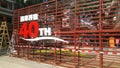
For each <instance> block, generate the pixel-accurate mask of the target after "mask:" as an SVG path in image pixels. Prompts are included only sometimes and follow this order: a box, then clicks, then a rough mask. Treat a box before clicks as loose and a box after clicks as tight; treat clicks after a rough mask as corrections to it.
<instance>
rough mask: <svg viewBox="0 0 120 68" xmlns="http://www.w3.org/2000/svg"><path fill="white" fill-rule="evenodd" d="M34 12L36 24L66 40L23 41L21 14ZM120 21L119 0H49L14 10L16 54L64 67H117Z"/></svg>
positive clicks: (118, 67) (119, 67) (119, 53)
mask: <svg viewBox="0 0 120 68" xmlns="http://www.w3.org/2000/svg"><path fill="white" fill-rule="evenodd" d="M35 13H37V14H39V19H38V20H37V22H38V23H39V27H41V28H44V27H51V28H52V35H53V36H55V37H58V38H61V39H64V40H67V41H69V43H63V42H59V41H54V40H40V41H36V42H28V41H24V40H22V39H21V35H20V33H19V30H20V28H21V26H22V24H23V23H21V22H20V16H25V15H29V14H35ZM119 20H120V1H119V0H50V1H48V2H44V3H40V4H36V5H32V6H28V7H25V8H22V9H17V10H15V11H14V16H13V39H14V43H13V46H14V47H15V50H16V51H17V55H15V56H16V57H20V58H24V59H30V60H35V61H38V62H45V63H49V64H55V65H60V66H64V67H67V68H120V66H119V63H120V62H119V60H120V57H119V55H120V52H119V51H120V48H119V47H120V41H119V40H120V21H119ZM28 22H29V21H28ZM113 60H114V61H113Z"/></svg>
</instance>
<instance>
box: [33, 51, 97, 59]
mask: <svg viewBox="0 0 120 68" xmlns="http://www.w3.org/2000/svg"><path fill="white" fill-rule="evenodd" d="M37 53H41V54H44V55H45V54H48V53H54V50H34V54H37ZM61 53H62V54H64V55H67V56H69V57H73V56H74V52H71V51H70V50H61ZM56 54H57V55H60V51H59V50H57V51H56ZM76 56H79V57H84V58H93V57H95V55H90V54H83V53H80V54H79V53H77V54H76Z"/></svg>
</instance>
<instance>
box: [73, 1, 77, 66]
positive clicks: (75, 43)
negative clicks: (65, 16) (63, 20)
mask: <svg viewBox="0 0 120 68" xmlns="http://www.w3.org/2000/svg"><path fill="white" fill-rule="evenodd" d="M74 7H75V8H74V10H75V12H74V50H75V51H74V63H75V67H76V45H77V42H76V0H74Z"/></svg>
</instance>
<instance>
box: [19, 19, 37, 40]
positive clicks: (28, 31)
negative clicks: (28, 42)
mask: <svg viewBox="0 0 120 68" xmlns="http://www.w3.org/2000/svg"><path fill="white" fill-rule="evenodd" d="M38 27H39V26H38V23H37V22H36V21H32V22H30V24H29V25H28V23H26V22H25V23H23V25H22V26H21V28H20V35H21V36H23V37H24V38H27V37H28V35H29V36H30V37H31V38H34V37H37V36H38Z"/></svg>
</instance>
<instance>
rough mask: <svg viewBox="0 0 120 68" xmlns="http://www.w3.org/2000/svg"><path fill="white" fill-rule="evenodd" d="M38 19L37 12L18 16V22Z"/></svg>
mask: <svg viewBox="0 0 120 68" xmlns="http://www.w3.org/2000/svg"><path fill="white" fill-rule="evenodd" d="M32 20H38V14H30V15H25V16H20V22H24V21H32Z"/></svg>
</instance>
